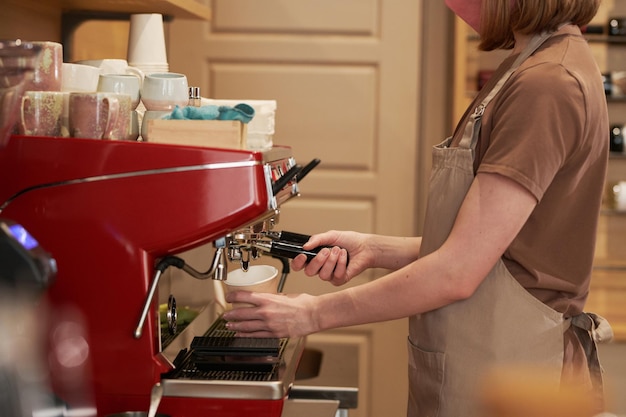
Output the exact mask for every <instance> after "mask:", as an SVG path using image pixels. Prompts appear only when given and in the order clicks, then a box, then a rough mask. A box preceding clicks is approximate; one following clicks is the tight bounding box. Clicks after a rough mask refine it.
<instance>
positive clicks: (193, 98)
mask: <svg viewBox="0 0 626 417" xmlns="http://www.w3.org/2000/svg"><path fill="white" fill-rule="evenodd" d="M189 105H190V106H194V107H200V106H202V98H201V97H200V87H189Z"/></svg>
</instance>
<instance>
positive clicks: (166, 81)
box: [141, 72, 189, 111]
mask: <svg viewBox="0 0 626 417" xmlns="http://www.w3.org/2000/svg"><path fill="white" fill-rule="evenodd" d="M141 101H142V102H143V104H144V106H145V107H146V110H157V111H172V110H173V109H174V107H176V105H178V106H186V105H187V104H188V103H189V86H188V83H187V77H186V76H185V75H184V74H179V73H175V72H165V73H154V74H147V75H146V76H145V78H144V80H143V85H142V89H141Z"/></svg>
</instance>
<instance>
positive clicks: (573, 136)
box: [225, 0, 609, 417]
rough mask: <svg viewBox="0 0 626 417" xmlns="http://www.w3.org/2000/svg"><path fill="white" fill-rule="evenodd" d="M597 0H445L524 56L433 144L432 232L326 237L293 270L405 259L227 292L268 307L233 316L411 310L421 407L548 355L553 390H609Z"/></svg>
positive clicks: (460, 406)
mask: <svg viewBox="0 0 626 417" xmlns="http://www.w3.org/2000/svg"><path fill="white" fill-rule="evenodd" d="M599 2H600V0H512V1H510V2H509V1H502V0H484V1H480V0H465V1H463V0H448V1H447V4H448V6H449V7H450V8H451V9H452V10H453V11H454V12H455V13H457V14H458V15H459V16H460V17H461V18H463V19H464V20H466V21H467V22H468V23H469V24H470V25H472V26H473V27H474V28H475V29H476V30H477V31H478V33H479V34H480V36H481V44H480V48H481V49H483V50H493V49H498V48H505V49H512V53H511V55H510V56H509V57H508V58H507V59H505V60H504V62H503V63H502V64H501V66H500V67H499V68H498V70H497V71H496V73H495V74H494V76H493V78H492V79H491V80H490V81H489V83H488V84H487V85H486V86H485V87H484V88H483V89H482V90H481V92H480V93H479V95H478V97H477V98H476V99H475V101H474V103H473V104H472V105H471V106H470V108H469V109H468V111H467V113H466V115H465V116H464V117H463V119H462V120H461V122H460V123H459V126H458V128H457V129H456V132H455V133H454V135H453V136H452V137H451V138H449V139H448V140H446V141H445V142H444V143H442V144H441V145H439V146H437V147H435V148H434V150H433V172H432V174H431V184H430V195H429V201H428V207H427V213H426V221H425V226H424V234H423V236H422V237H421V238H419V237H413V238H398V237H384V236H374V235H367V234H361V233H356V232H337V231H330V232H327V233H323V234H319V235H315V236H313V237H312V238H311V239H310V240H309V242H308V243H307V245H305V248H308V249H310V248H314V247H316V246H319V245H335V247H333V249H332V250H330V249H324V250H322V251H321V252H320V253H319V254H318V255H317V256H316V257H315V258H314V259H313V260H311V261H310V262H309V263H308V264H306V259H305V257H304V256H303V255H301V256H299V257H298V258H296V259H294V260H293V262H292V268H293V269H294V270H296V271H297V270H301V269H304V271H305V272H306V274H307V275H311V276H312V275H316V274H317V275H319V277H320V278H321V279H323V280H328V281H330V282H332V283H333V284H335V285H341V284H343V283H345V282H347V281H349V280H350V279H351V278H353V277H354V276H356V275H358V274H359V273H361V272H362V271H363V270H365V269H366V268H387V269H389V270H391V271H392V272H390V273H389V274H388V275H386V276H384V277H382V278H380V279H377V280H375V281H373V282H371V283H367V284H364V285H360V286H357V287H353V288H349V289H346V290H343V291H339V292H336V293H332V294H325V295H322V296H318V297H313V296H309V295H305V294H302V295H289V296H281V295H267V294H252V293H244V292H240V293H235V294H230V295H229V297H228V301H231V302H232V301H237V302H247V303H252V304H254V305H255V306H256V307H252V308H247V309H238V310H233V311H231V312H229V313H227V314H226V315H225V318H226V319H227V320H228V321H229V324H228V325H229V327H230V328H231V329H233V330H234V331H236V332H237V333H238V334H239V335H242V336H255V337H267V336H274V337H284V336H302V335H307V334H310V333H313V332H318V331H321V330H326V329H331V328H336V327H342V326H350V325H356V324H362V323H367V322H376V321H383V320H391V319H397V318H401V317H410V320H409V324H410V327H409V359H410V360H409V362H410V363H409V376H410V395H409V397H410V398H409V411H408V415H409V416H415V417H417V416H420V417H421V416H445V417H448V416H449V417H463V416H474V415H477V414H478V411H477V404H476V394H477V393H476V392H475V391H474V390H473V387H475V386H476V385H477V384H476V381H477V380H478V378H480V377H482V376H484V375H485V373H486V372H488V371H489V370H490V369H492V368H495V367H498V366H514V365H524V366H528V365H532V366H537V367H541V369H542V370H544V371H545V372H547V374H548V375H549V376H548V380H549V381H551V382H552V383H553V386H555V387H558V386H559V384H561V383H563V382H568V383H571V382H573V383H576V384H578V385H580V386H583V387H585V388H586V389H588V390H589V392H592V387H593V389H594V390H595V391H593V392H595V393H597V394H598V395H600V393H601V380H600V379H599V377H598V375H597V374H598V373H599V365H598V364H597V356H594V355H591V354H590V355H587V354H586V352H587V353H590V352H591V353H593V350H594V349H595V344H594V342H593V341H592V340H591V339H590V332H591V330H592V328H595V327H597V326H598V324H599V323H601V322H602V320H601V319H600V318H598V317H597V316H595V315H588V314H583V307H584V303H585V299H586V297H587V294H588V290H589V281H590V276H591V268H592V261H593V253H594V246H595V234H596V226H597V220H598V213H599V210H600V205H601V198H602V192H603V186H604V179H605V171H606V166H607V159H608V131H609V127H608V115H607V108H606V101H605V96H604V88H603V84H602V79H601V75H600V72H599V70H598V68H597V66H596V64H595V62H594V60H593V57H592V55H591V53H590V51H589V48H588V45H587V43H586V41H585V39H584V38H583V36H582V34H581V30H580V27H581V26H584V25H586V24H587V23H589V21H590V20H591V19H592V17H593V16H594V15H595V13H596V12H597V9H598V7H599ZM341 248H344V249H341ZM346 251H347V252H346ZM347 253H349V255H350V262H349V263H348V262H347V259H348V257H347ZM587 356H589V358H588V357H587Z"/></svg>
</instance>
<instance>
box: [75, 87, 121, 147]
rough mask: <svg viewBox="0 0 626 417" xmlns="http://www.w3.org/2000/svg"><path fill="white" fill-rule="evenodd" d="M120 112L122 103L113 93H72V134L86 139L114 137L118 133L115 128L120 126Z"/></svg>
mask: <svg viewBox="0 0 626 417" xmlns="http://www.w3.org/2000/svg"><path fill="white" fill-rule="evenodd" d="M129 101H130V99H129ZM119 114H120V103H119V100H118V99H117V97H116V96H115V95H113V94H108V93H97V92H96V93H70V98H69V131H70V136H71V137H74V138H86V139H112V138H113V137H114V136H115V135H116V134H117V133H116V131H115V129H117V128H118V124H117V123H118V118H119ZM129 124H130V123H129Z"/></svg>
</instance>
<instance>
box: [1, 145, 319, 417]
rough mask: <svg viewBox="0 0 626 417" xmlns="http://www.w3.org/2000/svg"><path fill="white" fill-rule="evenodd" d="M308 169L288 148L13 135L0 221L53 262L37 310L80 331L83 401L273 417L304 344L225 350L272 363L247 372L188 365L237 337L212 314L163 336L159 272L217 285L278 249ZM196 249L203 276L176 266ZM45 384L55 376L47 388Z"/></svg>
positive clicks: (189, 415) (111, 407)
mask: <svg viewBox="0 0 626 417" xmlns="http://www.w3.org/2000/svg"><path fill="white" fill-rule="evenodd" d="M317 162H319V161H317ZM314 165H316V163H313V162H312V163H311V164H309V165H307V166H306V167H305V169H303V168H302V167H300V165H297V164H296V162H295V160H294V159H293V157H292V155H291V150H290V148H288V147H274V148H272V149H271V150H269V151H264V152H260V151H246V150H232V149H214V148H203V147H191V146H178V145H169V144H153V143H142V142H126V141H98V140H88V139H74V138H44V137H26V136H11V138H10V140H9V141H8V143H7V144H6V146H5V147H4V148H2V149H0V178H1V180H0V215H2V216H7V217H10V218H11V219H15V221H17V222H19V223H20V224H22V225H24V226H25V227H26V228H28V230H29V231H31V232H32V233H33V235H36V236H37V238H38V240H39V242H40V244H41V245H42V246H43V247H45V248H46V249H47V250H48V251H49V252H50V253H51V254H52V255H53V256H54V258H55V259H56V262H57V267H58V275H57V277H56V280H55V282H54V283H53V285H51V287H50V288H49V289H48V291H47V301H48V302H49V305H50V308H51V309H53V310H54V309H63V308H68V307H69V308H72V309H75V310H77V311H78V312H79V313H80V315H81V316H82V318H83V320H84V323H85V328H86V331H87V340H88V342H89V358H90V367H91V372H90V373H89V376H88V377H87V379H86V380H85V381H84V388H85V390H86V391H89V392H90V393H91V394H92V395H93V399H94V400H93V401H94V403H95V407H96V409H97V415H98V416H101V417H104V416H108V415H111V414H114V413H119V412H124V411H133V410H144V411H145V410H147V409H148V406H149V404H150V402H151V393H152V394H153V395H154V394H157V399H156V401H157V402H158V401H159V398H158V397H161V399H160V404H159V407H158V411H159V413H164V414H167V415H169V416H171V417H199V416H209V415H211V416H221V417H235V416H251V415H253V416H256V417H266V416H267V417H278V416H281V415H282V410H283V405H284V403H285V401H286V398H287V396H288V391H289V387H290V386H291V384H292V383H293V380H294V377H295V372H296V368H297V366H298V361H299V359H300V356H301V354H302V351H303V348H304V340H303V339H299V338H297V339H252V340H248V342H255V341H256V342H258V341H262V343H261V345H262V346H256V347H255V346H248V345H245V346H242V345H241V344H240V342H241V340H238V341H237V343H234V345H236V346H235V347H236V348H242V347H243V348H244V349H245V348H251V349H252V351H255V350H254V349H257V348H259V349H261V351H263V349H265V351H268V352H269V353H267V355H269V356H268V357H270V356H271V357H272V358H273V359H271V360H268V361H267V362H268V363H264V364H262V365H263V366H259V367H257V368H253V369H249V370H248V369H244V368H241V367H237V366H236V365H235V366H231V367H230V368H228V369H226V370H221V369H219V367H217V368H215V369H214V368H212V367H211V364H212V361H211V360H210V359H211V357H210V354H209V357H208V359H209V360H207V361H204V362H202V361H200V360H198V358H201V357H202V355H198V351H197V349H194V344H195V347H196V348H198V349H199V348H203V347H207V346H208V348H215V347H216V346H226V345H233V343H232V341H233V340H235V339H237V338H234V337H233V335H229V334H228V331H226V330H225V327H223V326H222V325H223V323H221V322H220V320H221V319H220V313H221V312H220V311H219V309H216V308H212V307H210V306H207V308H204V309H201V310H200V311H199V313H198V315H197V316H196V317H195V318H194V319H193V321H192V322H191V323H190V324H189V325H188V326H186V327H185V328H184V329H180V328H178V329H177V328H176V326H175V325H174V326H171V324H172V323H171V322H170V323H169V324H170V326H169V327H168V326H167V323H166V324H165V326H164V323H163V315H162V314H160V311H159V303H158V301H157V300H158V292H159V277H160V275H161V273H162V272H163V271H164V269H165V268H166V267H167V266H169V264H168V265H166V266H165V267H164V266H163V264H164V262H165V263H168V262H169V263H170V264H175V266H176V267H178V268H181V269H184V270H185V271H187V272H189V273H190V274H191V275H195V276H196V278H200V279H204V278H207V277H209V278H212V279H224V277H225V273H226V270H225V268H226V264H227V262H228V261H232V260H239V261H241V264H242V266H243V267H244V268H245V267H247V265H248V262H249V261H250V260H253V259H255V258H257V257H258V256H259V255H260V254H261V253H262V252H263V251H266V250H267V247H271V246H272V243H273V242H276V241H277V236H278V237H279V236H280V234H281V233H280V232H275V231H272V228H273V227H274V226H275V224H276V223H277V222H278V216H279V208H280V206H281V204H283V203H284V202H286V201H288V200H289V199H291V198H293V197H295V196H297V195H298V194H299V190H298V181H299V180H300V179H301V178H302V177H303V176H304V175H305V171H306V172H308V171H309V170H310V168H312V167H313V166H314ZM207 243H209V244H210V243H213V245H214V248H215V250H214V258H213V261H212V263H211V268H210V270H209V271H207V272H206V273H199V272H198V271H196V270H194V269H193V268H192V267H190V266H188V265H186V264H184V261H180V259H179V258H177V257H176V256H175V255H176V254H178V253H181V252H183V251H185V250H188V249H192V248H196V247H198V246H200V245H205V244H207ZM257 243H258V245H257ZM300 243H302V242H300ZM282 255H283V256H284V254H282ZM288 256H291V255H288ZM291 257H293V256H291ZM177 263H178V264H177ZM283 272H284V271H283ZM172 317H174V318H175V317H176V309H175V305H168V311H167V318H168V320H171V318H172ZM174 322H175V320H174ZM165 328H168V330H167V331H165V330H164V329H165ZM166 333H167V334H166ZM220 338H225V339H226V342H224V341H223V340H222V341H220ZM216 343H217V344H216ZM205 345H206V346H205ZM198 346H199V347H198ZM209 350H210V349H209ZM202 352H203V354H204V353H206V352H207V351H206V350H202ZM222 355H226V356H228V355H229V353H228V351H226V353H222ZM222 357H224V356H222ZM204 359H207V357H206V356H205V357H204ZM257 359H258V358H257ZM265 359H267V357H266V358H265ZM201 365H205V366H204V367H203V366H201ZM231 365H232V364H231ZM256 365H259V364H258V363H256ZM56 379H57V376H56V375H55V374H54V371H52V372H51V380H52V382H51V385H52V387H53V389H54V387H55V380H56ZM57 382H58V381H57ZM68 406H69V407H70V408H71V407H72V404H71V403H70V404H69V405H68Z"/></svg>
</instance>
